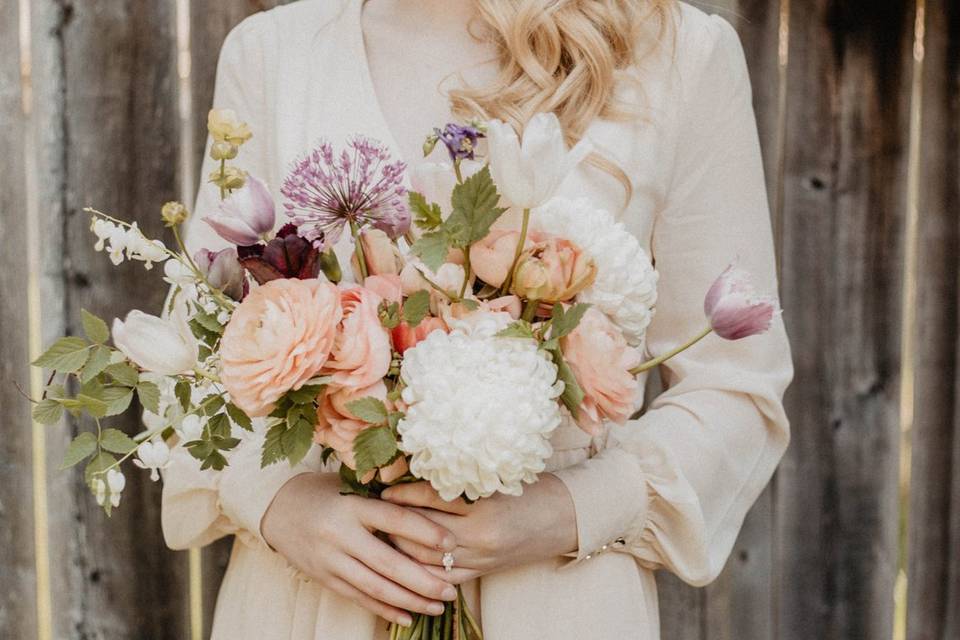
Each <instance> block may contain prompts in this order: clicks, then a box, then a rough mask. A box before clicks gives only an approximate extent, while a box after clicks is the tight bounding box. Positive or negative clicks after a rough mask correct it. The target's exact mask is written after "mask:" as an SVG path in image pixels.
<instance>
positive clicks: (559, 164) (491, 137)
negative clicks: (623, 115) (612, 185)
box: [487, 113, 593, 209]
mask: <svg viewBox="0 0 960 640" xmlns="http://www.w3.org/2000/svg"><path fill="white" fill-rule="evenodd" d="M487 149H488V151H487V157H488V159H489V161H490V173H491V175H492V177H493V181H494V182H495V183H496V185H497V189H499V191H500V193H501V194H502V195H503V196H504V197H505V198H506V199H507V200H508V201H509V203H510V204H512V205H513V206H515V207H519V208H521V209H533V208H535V207H539V206H540V205H542V204H543V203H545V202H546V201H547V200H549V199H550V198H552V197H553V196H554V194H555V193H556V192H557V189H559V188H560V185H561V183H562V182H563V180H564V178H566V177H567V174H569V173H570V172H571V171H572V170H573V169H574V167H576V166H577V165H578V164H580V163H581V162H582V161H583V160H584V159H585V158H586V157H587V156H588V155H590V153H592V152H593V145H591V144H590V142H589V141H588V140H586V139H583V140H581V141H580V142H578V143H577V145H576V146H575V147H574V148H573V149H570V150H569V151H568V150H567V144H566V141H565V140H564V137H563V129H562V128H561V126H560V121H559V120H558V119H557V116H556V115H555V114H553V113H538V114H537V115H535V116H534V117H533V118H531V120H530V122H528V123H527V126H526V128H525V129H524V132H523V142H522V143H521V141H520V139H519V138H518V136H517V132H516V131H514V129H513V127H512V126H510V125H509V124H507V123H505V122H502V121H500V120H491V121H490V122H488V123H487Z"/></svg>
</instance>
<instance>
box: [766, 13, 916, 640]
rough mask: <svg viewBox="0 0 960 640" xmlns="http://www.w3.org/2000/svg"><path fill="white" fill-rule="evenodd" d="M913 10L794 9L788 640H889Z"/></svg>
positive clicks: (781, 632) (781, 492)
mask: <svg viewBox="0 0 960 640" xmlns="http://www.w3.org/2000/svg"><path fill="white" fill-rule="evenodd" d="M912 31H913V3H899V2H897V3H894V2H886V3H875V2H869V1H867V0H855V1H854V0H851V1H847V2H836V1H834V0H814V1H811V2H803V3H800V2H794V3H793V6H792V15H791V23H790V43H791V46H790V64H789V70H788V82H789V85H788V88H789V96H790V97H789V105H790V106H789V111H788V119H787V137H786V145H787V146H786V182H785V215H784V230H785V241H786V249H785V251H784V253H783V267H784V268H783V274H784V277H783V283H782V291H783V303H784V308H785V310H786V312H785V313H786V321H787V327H788V330H789V331H790V334H791V336H792V338H793V341H794V345H795V348H794V358H795V366H796V379H795V382H794V384H793V385H792V387H791V389H790V390H789V391H788V397H787V405H788V413H789V415H790V416H791V417H792V432H793V442H792V445H791V447H790V450H789V451H788V454H787V457H786V459H785V461H784V463H783V464H782V465H781V467H780V471H779V473H778V478H777V496H776V500H777V524H778V549H777V551H778V565H779V572H780V576H779V580H778V582H779V584H778V599H779V612H778V616H779V620H778V629H777V637H779V638H782V639H783V640H794V639H800V638H802V639H804V640H806V639H808V638H823V639H828V640H833V639H836V640H841V639H843V640H846V639H849V638H889V637H891V634H892V620H893V607H892V602H893V586H894V579H895V575H896V564H897V563H896V560H897V557H896V556H897V496H898V482H897V481H898V469H897V467H898V464H897V463H898V454H897V452H898V442H899V407H898V400H899V371H900V324H901V323H900V312H901V308H902V305H901V296H902V287H901V284H902V283H901V280H902V269H903V251H902V244H903V220H904V210H905V203H906V195H905V194H906V184H905V182H906V181H905V177H906V175H907V167H906V159H907V147H908V144H907V141H908V133H909V126H908V125H909V98H910V91H909V87H910V77H911V76H910V71H911V66H912V65H911V63H912V59H911V47H912Z"/></svg>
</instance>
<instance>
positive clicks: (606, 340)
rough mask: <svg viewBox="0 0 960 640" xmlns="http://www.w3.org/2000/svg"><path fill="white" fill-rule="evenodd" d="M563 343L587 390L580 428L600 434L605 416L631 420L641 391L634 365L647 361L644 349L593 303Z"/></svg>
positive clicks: (564, 349)
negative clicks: (624, 333)
mask: <svg viewBox="0 0 960 640" xmlns="http://www.w3.org/2000/svg"><path fill="white" fill-rule="evenodd" d="M560 347H561V349H562V351H563V357H564V359H565V360H566V361H567V364H569V365H570V369H572V370H573V374H574V376H575V377H576V379H577V382H579V383H580V387H581V388H582V389H583V393H584V399H583V404H581V406H580V409H579V411H578V412H577V424H578V425H580V428H581V429H583V430H584V431H586V432H587V433H589V434H590V435H599V434H600V432H601V427H602V426H603V421H604V420H610V421H611V422H614V423H617V424H623V423H625V422H626V421H627V420H629V419H630V416H631V415H633V412H634V411H635V405H636V402H637V399H638V396H639V392H640V385H639V383H638V382H637V380H636V378H635V377H634V376H633V374H631V373H630V369H632V368H633V367H636V366H637V365H639V364H640V363H641V362H643V353H642V352H641V351H640V350H639V349H637V348H634V347H631V346H629V345H628V344H627V340H626V338H624V337H623V333H622V332H621V331H620V329H619V328H617V326H616V325H615V324H613V322H612V321H611V320H610V319H609V318H608V317H607V316H606V315H605V314H604V313H602V312H601V311H598V310H597V309H594V308H592V307H591V308H590V309H588V310H587V312H586V313H585V314H584V316H583V319H582V320H581V321H580V324H579V325H578V326H577V328H576V329H574V330H573V331H572V332H571V333H570V334H569V335H567V336H565V337H563V338H561V339H560Z"/></svg>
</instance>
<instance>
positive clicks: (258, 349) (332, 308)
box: [220, 279, 342, 417]
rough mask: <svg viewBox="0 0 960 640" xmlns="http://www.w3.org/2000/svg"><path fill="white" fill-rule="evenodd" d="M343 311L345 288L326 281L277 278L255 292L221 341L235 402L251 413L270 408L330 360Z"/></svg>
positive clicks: (226, 376) (225, 372)
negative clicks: (341, 296) (338, 288)
mask: <svg viewBox="0 0 960 640" xmlns="http://www.w3.org/2000/svg"><path fill="white" fill-rule="evenodd" d="M341 316H342V309H341V307H340V292H339V291H338V290H337V287H336V286H334V285H332V284H330V283H329V282H327V281H325V280H296V279H280V280H273V281H271V282H268V283H266V284H264V285H262V286H260V287H257V288H256V289H254V290H253V291H251V292H250V294H249V295H248V296H247V297H246V298H245V299H244V301H243V302H242V303H241V304H240V305H239V306H238V307H237V308H236V310H235V311H234V312H233V317H232V318H230V322H229V324H227V328H226V330H225V331H224V332H223V339H222V340H221V342H220V360H221V363H222V369H223V371H222V373H221V380H222V381H223V386H224V387H225V388H226V390H227V392H229V394H230V398H231V400H232V401H233V403H234V404H235V405H237V406H238V407H239V408H240V409H242V410H243V411H244V413H246V414H247V415H249V416H251V417H258V416H265V415H267V414H268V413H270V412H271V411H272V410H273V407H274V403H276V401H277V400H278V399H279V398H280V396H282V395H283V394H284V393H286V392H287V391H290V390H291V389H299V388H300V387H302V386H303V384H304V383H305V382H307V381H308V380H309V379H310V378H312V377H314V376H315V375H316V374H317V373H318V372H319V371H320V369H322V368H323V365H324V364H326V362H327V358H328V357H329V355H330V350H331V349H332V348H333V346H334V339H335V337H336V331H337V325H338V324H339V322H340V318H341Z"/></svg>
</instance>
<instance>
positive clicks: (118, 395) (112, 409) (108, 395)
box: [100, 387, 133, 417]
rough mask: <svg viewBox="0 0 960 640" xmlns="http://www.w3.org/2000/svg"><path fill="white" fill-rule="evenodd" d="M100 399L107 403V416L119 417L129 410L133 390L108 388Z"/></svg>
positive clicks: (101, 394)
mask: <svg viewBox="0 0 960 640" xmlns="http://www.w3.org/2000/svg"><path fill="white" fill-rule="evenodd" d="M100 398H101V399H102V400H103V401H104V402H106V403H107V412H106V414H105V417H106V416H118V415H120V414H121V413H123V412H124V411H126V410H127V407H129V406H130V402H131V401H132V400H133V389H129V388H127V387H107V388H105V389H104V390H103V391H102V392H101V393H100Z"/></svg>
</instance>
